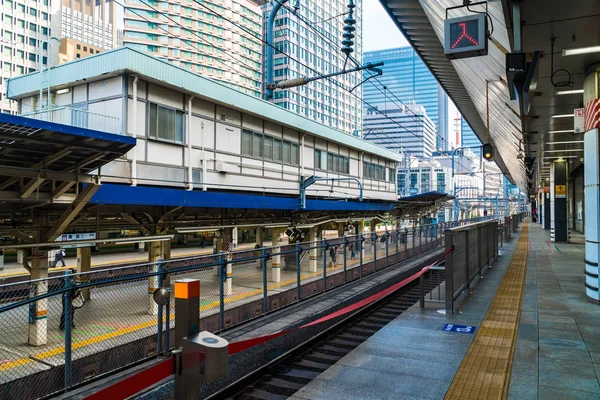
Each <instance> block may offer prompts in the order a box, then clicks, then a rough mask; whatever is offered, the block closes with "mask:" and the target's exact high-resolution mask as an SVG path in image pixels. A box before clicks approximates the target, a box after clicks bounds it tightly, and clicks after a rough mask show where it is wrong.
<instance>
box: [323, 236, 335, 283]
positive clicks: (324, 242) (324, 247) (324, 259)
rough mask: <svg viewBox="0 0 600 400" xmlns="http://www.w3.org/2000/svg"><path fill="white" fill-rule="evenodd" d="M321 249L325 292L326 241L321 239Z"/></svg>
mask: <svg viewBox="0 0 600 400" xmlns="http://www.w3.org/2000/svg"><path fill="white" fill-rule="evenodd" d="M321 248H322V253H323V291H325V290H327V241H326V240H325V239H321ZM332 261H333V260H332Z"/></svg>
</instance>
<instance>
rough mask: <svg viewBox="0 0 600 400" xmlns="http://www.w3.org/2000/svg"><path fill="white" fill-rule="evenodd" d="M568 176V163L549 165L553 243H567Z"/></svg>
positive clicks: (551, 237)
mask: <svg viewBox="0 0 600 400" xmlns="http://www.w3.org/2000/svg"><path fill="white" fill-rule="evenodd" d="M568 176H569V163H568V162H566V161H555V162H553V163H552V164H550V218H551V219H550V240H551V241H553V242H568V241H569V222H568V219H569V216H568V213H569V210H568V202H567V180H568Z"/></svg>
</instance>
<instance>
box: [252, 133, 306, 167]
mask: <svg viewBox="0 0 600 400" xmlns="http://www.w3.org/2000/svg"><path fill="white" fill-rule="evenodd" d="M242 155H245V156H249V157H255V158H262V159H264V160H266V161H275V162H281V163H284V164H291V165H299V163H300V147H299V146H298V144H296V143H292V142H289V141H287V140H281V139H278V138H274V137H271V136H266V135H263V134H262V133H259V132H252V131H250V130H247V129H244V130H243V131H242Z"/></svg>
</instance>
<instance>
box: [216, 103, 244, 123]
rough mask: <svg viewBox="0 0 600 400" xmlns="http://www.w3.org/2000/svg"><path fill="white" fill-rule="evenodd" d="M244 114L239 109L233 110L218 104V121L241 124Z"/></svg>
mask: <svg viewBox="0 0 600 400" xmlns="http://www.w3.org/2000/svg"><path fill="white" fill-rule="evenodd" d="M241 117H242V114H241V113H240V112H239V111H235V110H231V109H229V108H225V107H222V106H217V118H216V119H217V121H222V122H227V123H228V124H234V125H241Z"/></svg>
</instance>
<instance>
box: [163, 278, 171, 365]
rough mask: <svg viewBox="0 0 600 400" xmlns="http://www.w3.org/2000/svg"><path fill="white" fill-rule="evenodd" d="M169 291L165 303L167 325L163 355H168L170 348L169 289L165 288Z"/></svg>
mask: <svg viewBox="0 0 600 400" xmlns="http://www.w3.org/2000/svg"><path fill="white" fill-rule="evenodd" d="M167 290H168V291H169V301H167V304H165V306H166V308H165V319H166V321H167V326H166V329H165V345H164V350H165V351H164V355H165V356H168V355H169V349H170V348H171V332H170V330H171V290H170V289H169V288H167Z"/></svg>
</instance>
